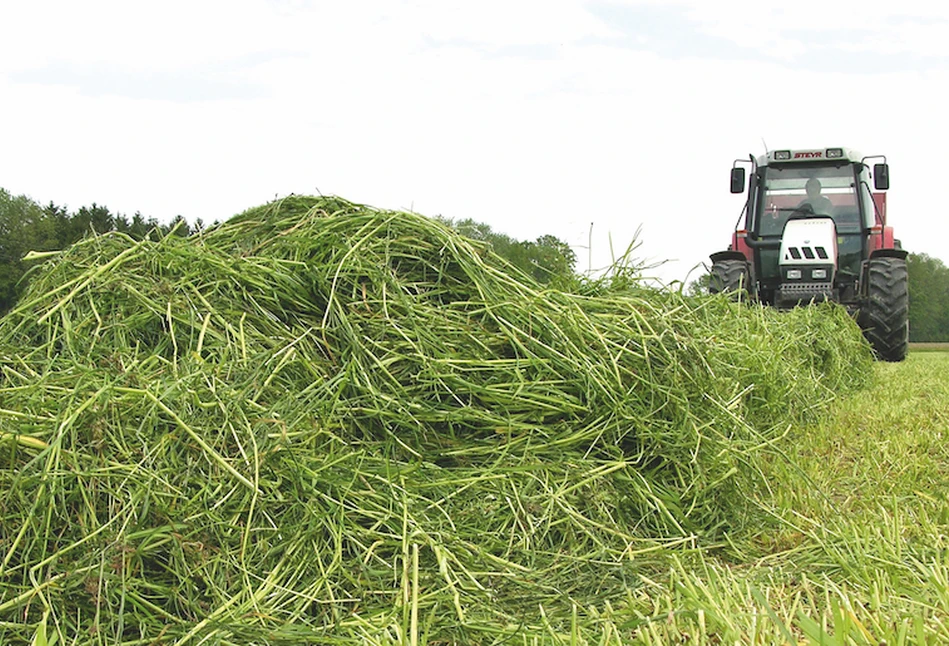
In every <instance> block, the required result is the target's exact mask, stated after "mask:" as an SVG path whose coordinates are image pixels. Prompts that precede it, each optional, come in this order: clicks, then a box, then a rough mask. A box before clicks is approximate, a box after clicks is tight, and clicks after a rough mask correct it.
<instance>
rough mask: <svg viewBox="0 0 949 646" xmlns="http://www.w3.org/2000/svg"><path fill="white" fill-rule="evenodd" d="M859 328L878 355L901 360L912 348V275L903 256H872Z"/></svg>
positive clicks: (887, 358)
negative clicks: (910, 343) (910, 303)
mask: <svg viewBox="0 0 949 646" xmlns="http://www.w3.org/2000/svg"><path fill="white" fill-rule="evenodd" d="M858 322H859V323H860V328H861V329H862V330H863V335H864V336H865V337H866V339H867V341H869V342H870V346H871V347H872V348H873V351H874V352H875V353H876V355H877V357H878V358H880V359H883V360H884V361H902V360H903V359H905V358H906V354H907V352H908V351H909V278H908V274H907V272H906V260H905V259H903V258H871V259H870V261H869V263H868V264H867V300H866V301H864V303H863V306H862V307H861V308H860V314H859V316H858Z"/></svg>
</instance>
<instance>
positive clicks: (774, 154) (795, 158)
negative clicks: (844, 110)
mask: <svg viewBox="0 0 949 646" xmlns="http://www.w3.org/2000/svg"><path fill="white" fill-rule="evenodd" d="M863 158H864V157H863V155H861V154H860V153H859V152H857V151H856V150H854V149H853V148H802V149H797V150H792V149H789V148H780V149H778V150H771V151H769V152H768V154H767V155H761V156H760V157H758V165H759V166H767V165H768V164H774V163H782V164H783V163H798V162H815V161H837V160H844V161H848V162H859V161H862V160H863Z"/></svg>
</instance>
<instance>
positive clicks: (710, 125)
mask: <svg viewBox="0 0 949 646" xmlns="http://www.w3.org/2000/svg"><path fill="white" fill-rule="evenodd" d="M0 24H3V25H4V29H3V37H2V38H0V110H2V115H3V118H2V119H0V129H2V130H0V136H2V138H0V142H2V143H0V187H2V188H5V189H6V190H8V191H10V192H11V193H14V194H17V195H19V194H25V195H28V196H30V197H32V198H33V199H35V200H37V201H38V202H40V203H43V204H45V203H48V202H50V201H52V202H55V203H57V204H59V205H66V206H67V207H68V208H70V209H71V210H74V209H78V208H79V207H81V206H86V205H89V204H91V203H92V202H96V203H98V204H101V205H105V206H107V207H109V208H110V209H111V210H112V211H113V212H121V213H125V214H126V215H129V216H130V215H132V214H133V213H134V212H135V211H141V212H142V213H143V214H144V215H146V216H154V217H156V218H158V219H159V220H162V221H168V220H170V219H171V218H172V217H174V216H175V215H178V214H180V215H183V216H184V217H185V218H187V219H188V221H189V222H193V221H194V220H196V219H197V218H201V219H203V220H204V221H205V222H206V223H210V222H212V221H215V220H224V219H226V218H228V217H230V216H231V215H233V214H235V213H238V212H240V211H242V210H244V209H246V208H249V207H251V206H256V205H258V204H262V203H264V202H267V201H269V200H270V199H272V198H274V197H275V196H277V195H281V196H282V195H286V194H288V193H291V192H295V193H307V194H312V193H316V192H317V191H319V192H322V193H323V194H336V195H339V196H342V197H345V198H347V199H350V200H353V201H356V202H362V203H366V204H371V205H373V206H377V207H380V208H392V209H412V210H415V211H418V212H420V213H423V214H426V215H443V216H446V217H450V218H454V219H462V218H469V217H470V218H473V219H475V220H477V221H480V222H485V223H487V224H489V225H490V226H491V227H492V228H493V229H494V230H496V231H500V232H504V233H507V234H509V235H512V236H514V237H516V238H519V239H534V238H536V237H537V236H540V235H544V234H552V235H555V236H557V237H559V238H561V239H563V240H566V241H567V242H569V243H570V244H571V245H573V246H574V248H575V250H576V251H577V255H578V268H579V269H585V268H586V267H587V266H588V264H592V266H593V267H602V266H603V265H605V264H608V263H609V261H610V251H609V245H610V240H612V244H613V246H614V248H615V249H616V250H617V251H618V252H622V251H623V250H625V248H626V247H627V246H628V245H629V244H630V243H631V242H632V240H633V238H634V235H635V233H636V231H637V229H640V228H641V233H640V242H641V243H642V244H641V246H640V248H639V249H638V251H637V253H636V255H637V257H640V258H643V259H645V260H649V261H659V260H668V261H671V262H668V263H667V264H665V265H664V266H663V267H662V268H660V269H657V270H656V271H655V272H654V273H655V274H656V275H658V276H659V277H661V278H662V279H664V280H667V281H668V280H674V279H683V278H685V276H686V275H687V274H688V272H689V271H690V270H691V269H692V268H693V267H695V266H696V265H699V264H701V263H702V262H705V261H707V256H708V254H709V253H711V252H714V251H718V250H720V249H723V248H725V247H726V246H727V244H728V242H729V239H730V234H731V231H732V228H733V226H734V224H735V222H736V220H737V218H738V214H739V212H740V210H741V205H742V198H741V197H736V196H732V195H730V194H729V192H728V179H727V175H728V170H729V168H730V167H731V164H732V161H733V160H734V159H736V158H747V156H748V154H749V153H753V154H755V155H758V154H761V153H762V152H763V151H764V144H763V143H762V140H764V141H766V142H767V145H768V146H769V147H770V148H772V149H774V148H809V147H826V146H848V147H853V148H856V149H858V150H860V151H862V152H864V153H865V154H885V155H886V156H887V160H888V161H889V163H890V170H891V177H892V180H891V181H892V188H891V190H890V194H889V198H888V199H889V209H888V211H889V216H890V223H891V224H893V225H894V226H895V227H896V231H897V237H899V238H901V239H902V241H903V246H904V248H906V249H908V250H910V251H914V252H923V253H928V254H930V255H932V256H936V257H939V258H941V259H943V260H944V261H947V260H949V252H947V249H946V242H945V241H946V240H949V224H947V222H949V210H947V209H946V208H945V202H946V199H945V198H946V196H945V195H943V194H942V189H943V186H944V185H943V181H944V176H943V174H942V172H941V170H940V168H939V166H938V164H937V163H936V162H937V160H938V159H939V158H940V157H942V156H944V155H945V151H946V150H947V149H949V129H947V127H946V126H945V125H944V124H945V118H946V117H945V114H946V109H947V108H946V106H947V101H946V94H947V88H949V5H947V4H945V3H936V2H918V3H917V2H912V1H903V2H880V1H877V0H870V1H865V2H861V3H859V4H853V3H848V2H836V1H834V0H821V1H815V0H795V1H794V2H791V1H790V0H788V1H787V2H783V3H772V2H767V1H764V0H757V1H735V2H728V3H726V2H719V1H712V0H704V1H702V0H689V1H683V2H667V1H661V0H655V1H646V0H599V1H584V0H505V1H499V0H479V1H478V2H471V1H467V2H461V1H455V0H440V1H436V0H419V1H415V0H348V1H346V0H338V1H335V2H330V1H318V0H314V1H309V2H308V1H306V0H226V1H225V0H207V1H203V0H164V1H163V2H160V3H159V2H149V3H144V2H136V1H132V0H115V1H108V0H85V1H83V2H76V1H74V0H68V1H54V0H32V1H31V2H16V3H14V2H4V3H3V6H2V8H0ZM591 223H592V231H593V237H592V256H590V255H589V254H588V250H587V248H586V247H587V240H588V234H589V232H590V227H591Z"/></svg>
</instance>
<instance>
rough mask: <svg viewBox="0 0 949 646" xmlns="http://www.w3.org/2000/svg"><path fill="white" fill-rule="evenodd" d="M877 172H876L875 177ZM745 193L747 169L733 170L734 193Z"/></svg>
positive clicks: (736, 167)
mask: <svg viewBox="0 0 949 646" xmlns="http://www.w3.org/2000/svg"><path fill="white" fill-rule="evenodd" d="M875 175H876V172H874V176H875ZM744 192H745V169H744V168H743V167H741V166H735V167H734V168H732V193H744Z"/></svg>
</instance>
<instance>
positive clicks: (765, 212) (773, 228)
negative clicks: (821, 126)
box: [750, 161, 865, 237]
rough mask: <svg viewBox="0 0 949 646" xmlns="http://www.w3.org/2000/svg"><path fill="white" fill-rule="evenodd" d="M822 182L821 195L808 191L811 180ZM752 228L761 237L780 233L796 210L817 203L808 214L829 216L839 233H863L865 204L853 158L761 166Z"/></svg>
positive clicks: (757, 180) (756, 187) (757, 178)
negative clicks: (860, 192)
mask: <svg viewBox="0 0 949 646" xmlns="http://www.w3.org/2000/svg"><path fill="white" fill-rule="evenodd" d="M815 179H816V180H817V182H819V186H820V190H819V195H815V196H813V197H812V196H809V195H808V192H807V191H808V188H807V186H808V182H811V183H812V184H815V187H816V183H815V182H812V180H815ZM755 184H756V186H755V195H754V200H755V201H754V205H755V206H754V209H753V211H754V220H753V222H752V227H750V228H751V229H752V231H754V232H755V234H756V235H757V236H759V237H776V236H780V235H781V233H782V232H783V230H784V225H785V223H786V222H787V221H788V219H789V218H790V217H791V216H792V214H794V213H796V212H801V211H799V209H800V208H801V207H802V206H805V207H806V206H807V205H810V204H811V203H813V205H812V206H811V210H810V212H808V211H803V212H804V213H805V214H806V215H811V214H813V215H816V216H821V215H823V216H827V217H830V218H832V219H833V220H834V223H835V224H836V226H837V231H838V233H841V234H846V233H861V232H862V230H863V229H864V226H865V225H864V222H863V221H864V219H865V215H864V210H865V209H864V206H863V200H862V199H860V197H859V189H858V177H857V173H856V169H855V167H854V164H853V163H852V162H846V161H841V162H840V163H837V164H827V163H826V162H823V163H818V164H801V163H798V164H772V165H769V166H764V167H761V168H760V169H759V170H758V173H757V177H756V182H755Z"/></svg>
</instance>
